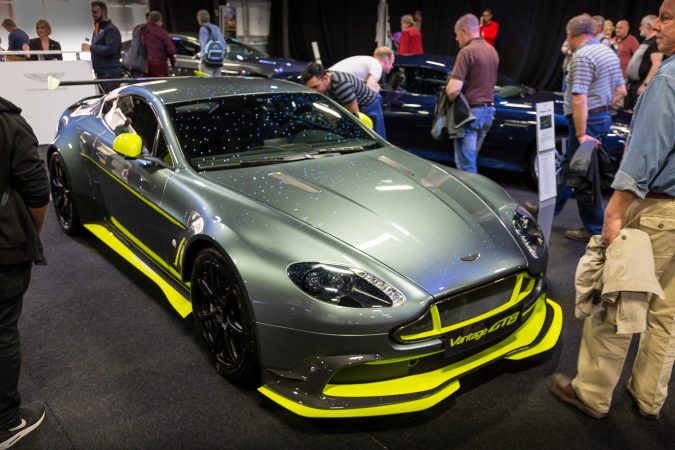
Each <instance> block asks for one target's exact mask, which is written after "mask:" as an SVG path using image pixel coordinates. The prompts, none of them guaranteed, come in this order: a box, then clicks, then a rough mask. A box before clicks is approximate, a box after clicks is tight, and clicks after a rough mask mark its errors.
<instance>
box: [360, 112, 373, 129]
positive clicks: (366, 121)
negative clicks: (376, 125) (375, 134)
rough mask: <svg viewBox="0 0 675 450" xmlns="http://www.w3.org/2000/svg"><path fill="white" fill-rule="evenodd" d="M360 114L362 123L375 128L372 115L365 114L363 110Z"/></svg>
mask: <svg viewBox="0 0 675 450" xmlns="http://www.w3.org/2000/svg"><path fill="white" fill-rule="evenodd" d="M358 116H359V120H360V121H361V123H363V124H364V125H365V126H367V127H368V128H370V129H371V130H372V129H373V120H372V119H371V118H370V117H368V116H367V115H365V114H364V113H362V112H361V111H359V114H358Z"/></svg>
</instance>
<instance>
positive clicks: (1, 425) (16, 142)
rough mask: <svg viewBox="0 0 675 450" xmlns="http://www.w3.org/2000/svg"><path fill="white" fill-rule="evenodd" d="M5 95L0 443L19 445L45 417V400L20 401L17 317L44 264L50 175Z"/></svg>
mask: <svg viewBox="0 0 675 450" xmlns="http://www.w3.org/2000/svg"><path fill="white" fill-rule="evenodd" d="M20 113H21V110H20V109H19V108H17V107H16V106H14V105H13V104H12V103H10V102H8V101H7V100H5V99H3V98H0V448H2V449H5V448H9V447H11V446H12V445H14V444H15V443H16V442H17V441H18V440H19V439H21V438H22V437H24V436H25V435H27V434H28V433H30V432H31V431H33V430H34V429H35V428H36V427H37V426H38V425H40V423H42V420H43V419H44V416H45V407H44V405H43V404H42V402H39V401H36V402H32V403H28V404H23V405H22V404H21V397H20V395H19V391H18V382H19V371H20V369H21V353H20V348H19V329H18V322H19V317H20V316H21V307H22V303H23V294H24V292H26V289H27V288H28V283H29V282H30V275H31V267H32V265H33V263H40V262H42V263H44V258H43V256H42V246H41V245H40V238H39V233H40V231H41V229H42V225H43V224H44V221H45V217H46V215H47V205H48V203H49V180H48V179H47V173H46V171H45V165H44V162H43V161H42V159H40V156H39V155H38V151H37V139H36V138H35V134H33V130H32V129H31V127H30V126H29V125H28V124H27V123H26V121H25V120H24V119H23V117H21V116H20Z"/></svg>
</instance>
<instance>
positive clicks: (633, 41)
mask: <svg viewBox="0 0 675 450" xmlns="http://www.w3.org/2000/svg"><path fill="white" fill-rule="evenodd" d="M629 31H630V25H629V24H628V21H627V20H619V21H618V22H617V23H616V30H615V31H614V34H615V35H616V37H615V39H614V49H615V50H616V54H617V55H619V61H620V62H621V74H622V75H623V78H624V80H625V79H626V69H628V63H629V62H630V59H631V58H632V57H633V54H634V53H635V52H636V51H637V49H638V47H640V43H639V42H638V40H637V38H636V37H635V36H633V35H632V34H630V33H629Z"/></svg>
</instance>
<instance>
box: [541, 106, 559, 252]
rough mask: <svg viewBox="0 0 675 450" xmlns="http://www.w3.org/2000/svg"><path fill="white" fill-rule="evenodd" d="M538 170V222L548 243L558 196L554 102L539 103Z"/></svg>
mask: <svg viewBox="0 0 675 450" xmlns="http://www.w3.org/2000/svg"><path fill="white" fill-rule="evenodd" d="M536 108H537V168H538V169H539V214H538V216H537V221H538V222H539V226H540V227H541V230H542V231H543V233H544V237H545V238H546V242H548V241H549V239H550V237H551V229H552V228H553V216H554V213H555V201H556V195H557V189H556V187H557V174H556V161H555V158H556V149H555V114H554V109H553V102H544V103H537V104H536Z"/></svg>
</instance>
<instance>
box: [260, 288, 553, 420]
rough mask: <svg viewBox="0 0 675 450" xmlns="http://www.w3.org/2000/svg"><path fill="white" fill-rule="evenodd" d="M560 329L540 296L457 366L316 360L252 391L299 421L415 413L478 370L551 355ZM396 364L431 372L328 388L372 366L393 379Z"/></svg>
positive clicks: (435, 361) (268, 374)
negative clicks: (339, 376)
mask: <svg viewBox="0 0 675 450" xmlns="http://www.w3.org/2000/svg"><path fill="white" fill-rule="evenodd" d="M561 329H562V311H561V308H560V306H559V305H558V304H557V303H555V302H554V301H552V300H550V299H547V298H546V296H545V294H542V295H541V296H540V297H539V298H538V299H537V301H536V302H535V304H534V305H533V306H532V312H531V313H530V314H529V316H528V318H527V320H526V321H524V322H523V323H522V324H521V325H520V327H518V328H517V329H516V330H515V331H514V332H513V333H511V334H510V335H508V336H507V337H505V338H504V339H503V340H500V341H498V342H497V343H495V344H494V345H492V346H490V347H488V348H486V349H483V350H481V351H479V352H478V353H474V354H471V355H469V356H467V357H465V358H462V359H459V360H458V359H457V358H448V359H447V365H443V361H444V352H443V351H436V352H433V353H429V354H426V355H417V356H416V357H415V358H404V359H401V358H399V359H396V360H387V359H382V357H381V356H380V355H378V354H362V355H345V356H327V357H317V358H314V359H311V360H308V361H305V362H303V363H302V364H301V365H300V366H298V367H294V368H293V369H292V370H289V371H278V370H273V369H267V370H266V371H265V374H264V383H265V384H264V385H263V386H262V387H260V388H258V390H259V391H260V392H261V393H262V394H264V395H265V396H267V397H268V398H270V399H271V400H273V401H274V402H276V403H278V404H280V405H281V406H283V407H284V408H287V409H289V410H290V411H292V412H294V413H296V414H298V415H301V416H305V417H316V418H338V417H366V416H380V415H387V414H400V413H406V412H414V411H421V410H423V409H427V408H430V407H432V406H433V405H435V404H437V403H438V402H440V401H441V400H443V399H445V398H446V397H448V396H450V395H452V394H453V393H454V392H456V391H457V390H458V389H459V387H460V384H459V379H460V378H461V377H462V376H465V375H467V374H468V373H470V372H472V371H474V370H476V369H478V368H480V367H482V366H485V365H487V364H489V363H492V362H494V361H497V360H500V359H510V360H522V359H525V358H529V357H532V356H534V355H538V354H541V353H544V352H547V351H549V350H551V349H552V348H553V347H554V346H555V344H556V343H557V341H558V338H559V337H560V332H561ZM439 362H440V366H441V367H438V366H439ZM401 363H408V364H410V365H412V364H415V365H417V364H423V366H421V367H424V364H427V366H430V367H434V368H432V369H431V370H429V371H424V370H423V369H422V370H417V371H416V373H414V374H408V375H404V376H399V377H394V378H390V379H385V380H383V381H375V382H351V383H350V382H345V381H344V380H343V381H342V382H341V383H340V384H332V383H331V379H333V377H334V376H335V374H336V373H338V372H339V371H340V370H343V369H345V368H347V367H354V366H358V365H368V366H375V365H377V366H380V367H381V369H382V372H383V373H387V372H390V373H392V374H395V373H396V371H397V368H398V367H400V366H401ZM387 365H389V366H390V367H389V368H391V370H388V369H389V368H388V367H387ZM436 367H438V368H436ZM369 369H372V367H369ZM393 376H395V375H393Z"/></svg>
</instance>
